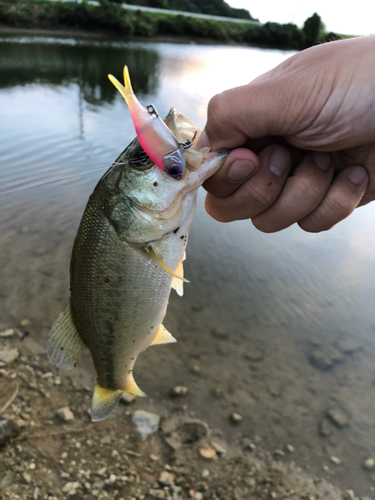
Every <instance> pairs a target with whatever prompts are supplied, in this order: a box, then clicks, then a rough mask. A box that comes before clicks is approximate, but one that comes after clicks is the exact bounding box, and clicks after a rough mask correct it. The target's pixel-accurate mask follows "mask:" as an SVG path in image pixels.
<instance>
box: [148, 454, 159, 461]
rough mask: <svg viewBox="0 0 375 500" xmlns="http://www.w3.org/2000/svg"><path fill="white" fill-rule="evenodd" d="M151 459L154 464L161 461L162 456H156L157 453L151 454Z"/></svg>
mask: <svg viewBox="0 0 375 500" xmlns="http://www.w3.org/2000/svg"><path fill="white" fill-rule="evenodd" d="M149 457H150V460H152V461H153V462H158V461H159V460H160V456H159V455H155V453H151V454H150V455H149Z"/></svg>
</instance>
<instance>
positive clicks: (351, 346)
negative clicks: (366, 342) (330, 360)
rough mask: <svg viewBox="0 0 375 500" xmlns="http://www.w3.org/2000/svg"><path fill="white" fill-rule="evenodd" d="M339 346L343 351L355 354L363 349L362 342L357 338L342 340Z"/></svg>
mask: <svg viewBox="0 0 375 500" xmlns="http://www.w3.org/2000/svg"><path fill="white" fill-rule="evenodd" d="M337 347H338V348H339V349H340V351H341V352H343V353H344V354H353V353H354V352H357V351H360V350H361V349H362V346H361V344H359V343H358V342H357V341H356V340H354V339H345V340H340V341H339V342H338V343H337Z"/></svg>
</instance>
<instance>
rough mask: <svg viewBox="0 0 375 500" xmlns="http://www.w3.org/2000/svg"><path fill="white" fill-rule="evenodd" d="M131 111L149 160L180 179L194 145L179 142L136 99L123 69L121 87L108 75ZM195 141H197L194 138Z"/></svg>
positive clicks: (153, 111) (153, 108)
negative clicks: (189, 149) (185, 153)
mask: <svg viewBox="0 0 375 500" xmlns="http://www.w3.org/2000/svg"><path fill="white" fill-rule="evenodd" d="M108 78H109V79H110V80H111V82H112V83H113V85H114V86H115V87H116V88H117V90H118V91H119V92H120V93H121V95H122V96H123V98H124V99H125V102H126V104H127V105H128V107H129V110H130V114H131V117H132V120H133V123H134V127H135V130H136V133H137V137H138V140H139V142H140V144H141V146H142V148H143V149H144V151H145V152H146V154H147V155H148V156H149V158H150V159H151V160H152V161H153V162H154V163H155V165H157V166H158V167H159V168H160V169H161V170H164V172H166V173H167V174H168V175H170V176H171V177H173V178H174V179H177V180H179V179H181V178H182V176H183V175H184V172H185V169H186V160H185V156H184V151H185V149H188V148H190V147H191V146H192V144H193V141H190V140H188V141H186V142H179V141H178V140H177V139H176V137H175V136H174V135H173V133H172V132H171V131H170V130H169V128H168V127H167V126H166V125H165V123H164V121H163V120H162V119H161V118H160V116H159V115H158V112H157V111H156V109H155V107H154V106H153V105H152V104H151V105H149V106H147V108H144V107H143V106H142V104H141V103H140V102H139V101H138V99H137V97H136V96H135V94H134V92H133V89H132V86H131V82H130V76H129V70H128V67H127V66H124V83H125V86H124V85H122V84H121V83H120V82H119V81H118V80H117V78H115V77H114V76H113V75H108ZM193 140H194V138H193Z"/></svg>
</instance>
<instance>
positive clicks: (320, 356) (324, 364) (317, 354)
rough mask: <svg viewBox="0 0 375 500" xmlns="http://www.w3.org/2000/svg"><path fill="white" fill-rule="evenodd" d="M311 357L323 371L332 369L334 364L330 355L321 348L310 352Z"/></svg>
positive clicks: (316, 366) (315, 364) (311, 360)
mask: <svg viewBox="0 0 375 500" xmlns="http://www.w3.org/2000/svg"><path fill="white" fill-rule="evenodd" d="M309 359H310V362H311V364H312V365H314V366H315V368H318V369H319V370H322V371H325V370H330V369H331V368H332V367H333V364H334V363H333V360H332V359H331V358H330V356H328V355H327V354H326V353H325V352H323V351H321V350H320V349H315V351H313V352H312V353H311V354H310V356H309Z"/></svg>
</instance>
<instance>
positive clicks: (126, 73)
mask: <svg viewBox="0 0 375 500" xmlns="http://www.w3.org/2000/svg"><path fill="white" fill-rule="evenodd" d="M108 78H109V79H110V80H111V82H112V83H113V85H114V86H115V87H116V89H117V90H118V91H119V92H120V93H121V95H122V97H123V98H124V99H125V101H126V98H127V97H128V96H129V95H134V92H133V89H132V84H131V82H130V76H129V70H128V67H127V66H124V83H125V87H124V85H122V84H121V83H120V82H119V81H118V80H117V78H115V77H114V76H113V75H108Z"/></svg>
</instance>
